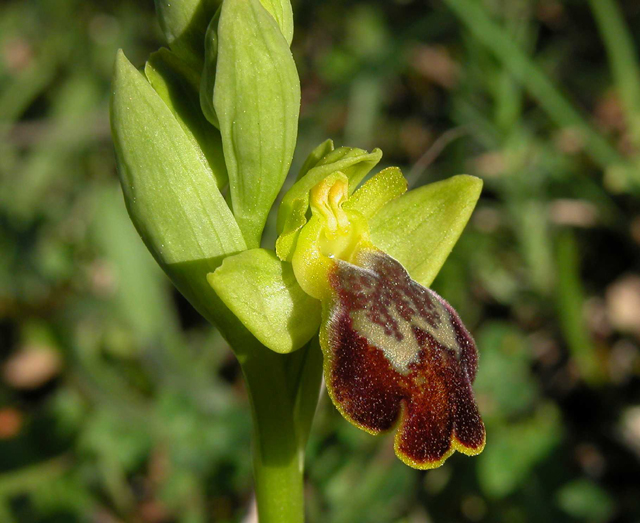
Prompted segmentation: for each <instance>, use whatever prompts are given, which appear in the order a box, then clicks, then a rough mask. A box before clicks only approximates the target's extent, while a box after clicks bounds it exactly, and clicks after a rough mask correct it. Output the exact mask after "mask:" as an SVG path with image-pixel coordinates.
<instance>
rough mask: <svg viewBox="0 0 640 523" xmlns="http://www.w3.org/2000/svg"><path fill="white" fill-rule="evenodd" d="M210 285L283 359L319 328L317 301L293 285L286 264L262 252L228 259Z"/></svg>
mask: <svg viewBox="0 0 640 523" xmlns="http://www.w3.org/2000/svg"><path fill="white" fill-rule="evenodd" d="M208 280H209V283H210V284H211V286H212V287H213V289H214V290H215V291H216V293H217V294H218V296H220V298H221V299H222V301H223V302H224V303H225V305H226V306H227V307H229V309H230V310H231V312H233V313H234V314H235V315H236V316H237V317H238V319H240V321H241V322H242V323H243V324H244V325H245V326H246V327H247V328H248V329H249V331H250V332H251V333H252V334H253V335H254V336H255V337H256V338H257V339H258V340H259V341H260V342H261V343H262V344H264V345H265V346H267V347H269V348H270V349H272V350H274V351H276V352H279V353H283V354H286V353H288V352H292V351H294V350H296V349H299V348H300V347H302V346H303V345H304V344H305V343H307V342H308V341H309V340H310V339H311V337H312V336H313V335H314V334H315V333H316V330H317V328H318V325H319V323H320V302H318V301H317V300H314V299H313V298H311V297H310V296H309V295H308V294H306V293H305V292H304V291H303V290H302V289H301V288H300V286H299V285H298V283H297V282H296V279H295V276H294V275H293V269H292V268H291V264H290V263H283V262H281V261H280V260H279V259H278V258H277V256H276V255H275V254H274V253H273V252H271V251H268V250H265V249H252V250H249V251H245V252H243V253H241V254H237V255H235V256H230V257H228V258H227V259H226V260H225V261H224V263H223V264H222V265H221V266H220V268H219V269H218V270H216V271H215V273H212V274H209V277H208Z"/></svg>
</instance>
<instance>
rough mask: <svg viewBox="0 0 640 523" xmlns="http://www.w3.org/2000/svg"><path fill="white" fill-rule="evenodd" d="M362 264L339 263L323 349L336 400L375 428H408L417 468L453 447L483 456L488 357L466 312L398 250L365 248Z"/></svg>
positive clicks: (405, 435)
mask: <svg viewBox="0 0 640 523" xmlns="http://www.w3.org/2000/svg"><path fill="white" fill-rule="evenodd" d="M357 262H358V263H359V265H353V264H349V263H346V262H342V261H338V262H337V263H336V266H335V269H334V270H333V272H332V274H331V275H330V284H331V286H332V288H333V290H334V295H335V299H334V300H333V302H332V304H331V306H330V307H329V309H328V311H327V316H326V325H325V329H326V330H325V333H326V334H325V336H324V338H325V340H326V341H325V345H326V347H324V348H323V349H324V351H325V358H326V359H327V362H326V368H325V379H326V382H327V386H328V388H329V390H330V393H331V396H332V399H333V401H334V403H335V404H336V406H337V407H338V409H339V410H340V411H341V412H342V413H343V415H344V416H345V417H347V418H348V419H349V420H350V421H352V422H354V423H355V424H357V425H359V426H360V427H361V428H363V429H364V430H367V431H368V432H371V433H380V432H385V431H388V430H390V429H392V428H393V427H394V426H396V425H398V435H397V436H396V450H397V452H398V453H399V454H400V455H401V457H403V458H404V459H405V460H406V461H408V462H411V463H414V464H416V465H417V466H421V465H425V464H426V465H428V464H429V463H438V462H441V461H442V460H443V459H444V458H446V456H447V455H448V454H450V453H451V452H452V449H453V448H456V449H458V450H462V451H463V452H467V453H469V454H473V453H477V452H479V451H480V450H481V449H482V447H483V446H484V441H485V428H484V424H483V423H482V420H481V418H480V414H479V411H478V408H477V405H476V403H475V400H474V398H473V392H472V388H471V383H472V382H473V380H474V378H475V375H476V371H477V361H478V356H477V350H476V346H475V343H474V341H473V338H472V337H471V336H470V334H469V332H468V331H467V329H466V328H465V327H464V325H463V324H462V321H461V320H460V318H459V316H458V314H457V313H456V312H455V310H454V309H453V308H452V307H451V306H450V305H449V304H448V303H447V302H446V301H445V300H443V299H442V298H441V297H440V296H438V295H437V294H436V293H435V292H433V291H431V290H430V289H427V288H425V287H422V286H421V285H419V284H418V283H416V282H414V281H413V280H411V278H410V277H409V275H408V274H407V272H406V271H405V269H404V268H403V267H402V265H400V263H398V262H397V261H396V260H394V259H393V258H391V257H390V256H388V255H386V254H384V253H382V252H380V251H365V252H363V253H362V254H361V255H360V257H359V259H358V260H357ZM360 265H361V266H360ZM385 343H386V346H385ZM389 347H391V349H390V348H389Z"/></svg>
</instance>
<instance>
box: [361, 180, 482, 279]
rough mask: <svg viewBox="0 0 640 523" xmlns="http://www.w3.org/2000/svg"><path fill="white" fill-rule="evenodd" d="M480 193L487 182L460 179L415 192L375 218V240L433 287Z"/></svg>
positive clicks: (383, 210) (371, 224)
mask: <svg viewBox="0 0 640 523" xmlns="http://www.w3.org/2000/svg"><path fill="white" fill-rule="evenodd" d="M481 190H482V180H480V179H479V178H476V177H474V176H467V175H460V176H454V177H453V178H449V179H448V180H444V181H441V182H436V183H432V184H429V185H425V186H424V187H420V188H419V189H415V190H413V191H410V192H408V193H407V194H405V195H403V196H401V197H400V198H398V199H397V200H394V201H392V202H390V203H388V204H387V205H386V206H385V207H383V208H382V209H381V210H380V211H379V212H378V213H377V214H376V215H375V216H374V217H373V218H371V220H370V221H369V225H370V226H371V239H372V241H373V243H374V244H375V245H376V246H377V247H378V248H380V249H382V250H383V251H385V252H386V253H388V254H390V255H391V256H393V257H394V258H395V259H396V260H398V261H399V262H400V263H401V264H402V265H403V266H404V267H405V268H406V269H407V271H408V272H409V274H411V277H412V278H413V279H414V280H416V281H417V282H418V283H420V284H422V285H424V286H429V285H431V283H432V282H433V280H434V279H435V277H436V276H437V274H438V272H439V271H440V268H441V267H442V265H443V264H444V262H445V260H446V259H447V257H448V256H449V253H450V252H451V249H453V246H454V245H455V243H456V242H457V241H458V238H459V237H460V234H462V231H463V229H464V227H465V226H466V224H467V222H468V221H469V218H470V216H471V212H472V211H473V209H474V207H475V205H476V202H477V201H478V198H479V197H480V191H481Z"/></svg>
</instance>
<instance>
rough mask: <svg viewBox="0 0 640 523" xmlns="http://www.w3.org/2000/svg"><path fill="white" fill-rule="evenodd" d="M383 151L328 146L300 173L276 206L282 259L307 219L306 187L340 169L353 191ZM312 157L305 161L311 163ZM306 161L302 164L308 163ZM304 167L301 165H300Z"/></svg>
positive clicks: (289, 252) (287, 257) (288, 255)
mask: <svg viewBox="0 0 640 523" xmlns="http://www.w3.org/2000/svg"><path fill="white" fill-rule="evenodd" d="M322 147H324V148H326V149H327V150H329V149H330V148H331V147H333V143H331V144H330V146H329V145H328V144H327V142H325V143H323V144H321V145H320V146H319V148H316V150H314V152H313V153H312V155H314V154H316V152H318V153H319V152H320V151H321V149H320V148H322ZM381 158H382V151H381V150H380V149H374V150H373V151H372V152H370V153H369V152H367V151H365V150H363V149H356V148H352V147H340V148H338V149H336V150H330V151H329V152H328V153H327V154H326V155H325V156H324V157H323V158H322V159H320V160H319V161H317V162H316V163H315V165H314V166H313V167H311V168H310V169H309V170H308V172H307V173H306V174H305V175H304V176H302V177H301V178H300V179H299V180H298V181H297V182H296V183H295V184H294V185H293V187H291V189H289V190H288V191H287V193H286V194H285V195H284V198H283V199H282V203H281V204H280V208H279V209H278V233H279V237H278V240H277V241H276V252H277V254H278V257H279V258H280V259H281V260H286V261H290V260H291V257H292V256H293V250H294V249H295V245H296V239H297V237H298V234H300V230H301V229H302V227H304V225H305V224H306V223H307V211H308V209H309V191H310V190H311V189H312V188H313V187H314V186H316V185H317V184H318V183H320V182H321V181H322V180H324V179H325V178H326V177H327V176H329V175H331V174H334V173H337V172H340V173H342V174H344V175H346V177H347V178H348V180H349V193H353V191H355V189H356V188H357V187H358V185H359V184H360V182H361V181H362V180H363V179H364V177H365V176H366V175H367V174H369V172H370V171H371V169H373V168H374V167H375V166H376V165H377V164H378V162H379V161H380V159H381ZM312 161H313V160H311V161H309V160H307V162H309V163H311V162H312ZM307 162H305V164H307ZM303 167H304V166H303Z"/></svg>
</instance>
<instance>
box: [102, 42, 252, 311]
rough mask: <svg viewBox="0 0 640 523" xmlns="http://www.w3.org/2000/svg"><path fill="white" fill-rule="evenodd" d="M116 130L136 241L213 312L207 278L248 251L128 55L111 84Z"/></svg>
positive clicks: (195, 154) (199, 159)
mask: <svg viewBox="0 0 640 523" xmlns="http://www.w3.org/2000/svg"><path fill="white" fill-rule="evenodd" d="M111 129H112V134H113V141H114V144H115V149H116V157H117V164H118V172H119V174H120V180H121V183H122V190H123V193H124V199H125V203H126V206H127V210H128V211H129V215H130V217H131V220H132V221H133V223H134V225H135V227H136V229H137V230H138V233H139V234H140V236H141V237H142V239H143V240H144V242H145V244H146V245H147V247H148V249H149V250H150V251H151V253H152V254H153V256H154V257H155V258H156V260H157V261H158V263H160V265H161V266H162V268H163V269H164V270H165V272H167V274H168V275H169V277H170V278H171V279H172V280H173V282H174V283H175V284H176V286H177V287H178V288H179V289H180V290H181V292H183V294H185V296H187V298H188V299H189V300H190V301H191V302H192V303H194V305H195V306H196V307H197V308H198V310H200V311H203V310H205V309H210V308H211V307H212V305H211V303H213V301H215V300H214V299H215V295H214V296H213V298H212V297H211V296H210V295H213V293H212V292H211V290H210V288H209V286H208V285H206V281H205V277H206V273H207V272H211V271H212V270H215V268H216V267H217V266H218V265H219V264H220V262H221V261H222V259H223V258H224V257H225V256H228V255H229V254H235V253H237V252H240V251H243V250H245V249H246V244H245V242H244V239H243V237H242V234H241V232H240V229H239V227H238V224H237V223H236V222H235V220H234V218H233V215H232V213H231V211H230V210H229V207H228V206H227V204H226V202H225V200H224V198H223V197H222V195H221V194H220V191H219V190H218V187H217V185H216V180H215V178H214V177H213V176H212V175H211V171H210V169H209V168H208V167H207V166H206V165H205V163H204V161H203V155H202V152H201V151H198V149H197V146H196V145H195V144H194V142H193V141H192V140H191V139H190V138H189V137H188V136H187V135H186V133H185V132H184V130H183V128H182V126H181V125H180V123H179V122H178V120H177V119H176V118H175V116H174V114H173V113H172V112H171V110H170V109H169V107H168V106H167V105H166V104H165V102H164V101H163V100H162V98H161V97H160V95H159V94H158V93H157V92H156V91H155V90H154V89H153V87H152V86H151V84H150V83H149V82H148V81H147V80H146V78H145V77H144V76H143V75H142V74H141V73H140V72H139V71H138V70H137V69H136V68H135V67H133V65H131V63H130V62H129V61H128V60H127V59H126V57H125V56H124V54H123V53H122V51H119V52H118V56H117V58H116V65H115V72H114V78H113V97H112V99H111ZM207 269H208V270H207ZM203 271H204V272H203ZM203 283H204V285H206V289H205V288H203ZM207 289H208V290H207ZM210 312H211V313H213V312H215V311H213V310H212V311H210ZM207 317H209V318H211V317H212V314H208V316H207Z"/></svg>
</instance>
